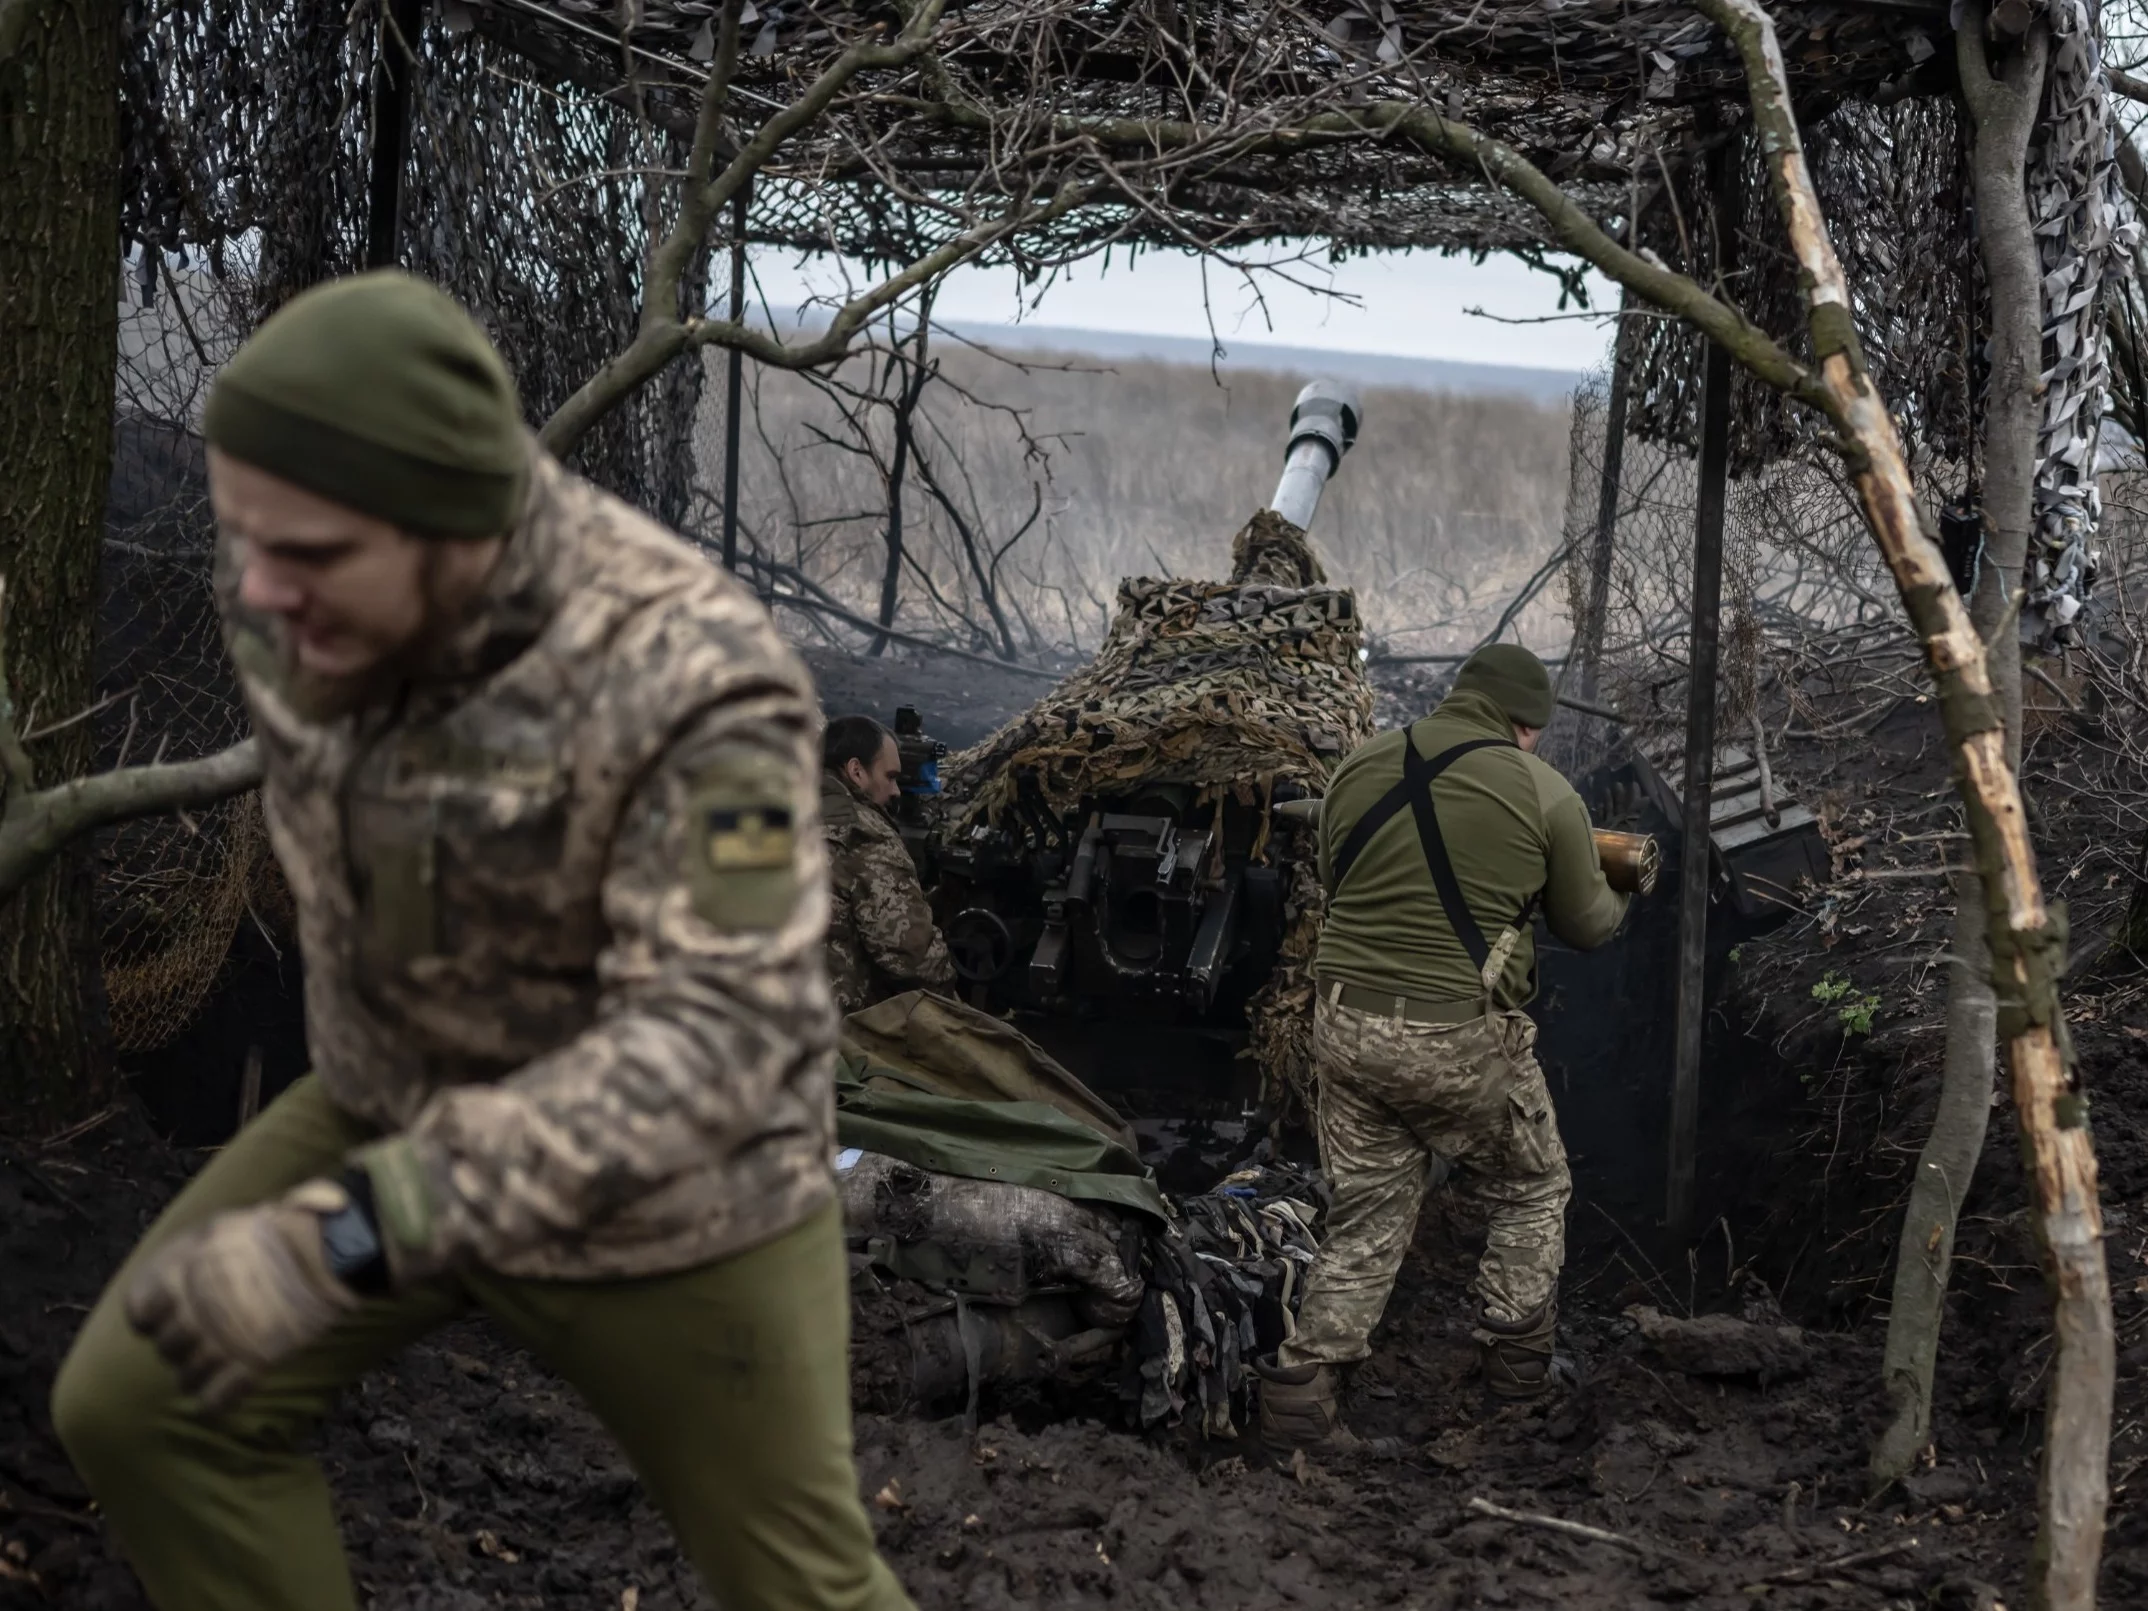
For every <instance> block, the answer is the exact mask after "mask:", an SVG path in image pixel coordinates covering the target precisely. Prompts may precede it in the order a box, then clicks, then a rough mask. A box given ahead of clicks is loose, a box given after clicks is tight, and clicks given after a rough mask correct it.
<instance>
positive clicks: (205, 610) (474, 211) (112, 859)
mask: <svg viewBox="0 0 2148 1611" xmlns="http://www.w3.org/2000/svg"><path fill="white" fill-rule="evenodd" d="M130 25H131V27H130V35H129V48H128V51H127V53H126V65H125V73H126V84H125V96H124V104H125V106H126V127H125V151H126V170H125V174H124V183H123V190H122V196H123V204H122V228H123V234H124V239H125V242H126V246H127V254H128V255H127V258H126V261H125V264H124V266H123V270H122V273H121V275H120V276H119V278H120V282H121V284H120V287H119V294H120V296H121V300H122V309H121V319H120V339H119V353H118V379H117V385H116V388H115V396H114V407H115V411H116V416H117V420H116V425H117V429H116V433H115V446H114V460H113V480H112V495H111V504H110V509H109V516H108V521H107V537H106V543H105V553H104V583H103V594H104V596H103V602H102V606H101V618H100V648H99V660H98V687H99V693H100V699H101V700H102V701H104V702H105V703H103V704H102V705H101V707H100V708H99V709H98V710H97V711H96V713H95V715H94V718H93V719H94V720H95V722H96V724H97V731H98V740H99V751H100V764H101V765H106V766H114V765H120V764H134V763H139V762H144V761H148V760H151V759H152V758H154V757H157V756H159V755H161V756H162V757H163V758H164V759H167V760H184V759H188V758H190V757H193V756H198V755H204V754H208V753H211V752H213V751H215V750H218V749H221V748H223V747H225V746H226V745H229V744H231V743H233V742H236V741H237V740H239V739H240V738H243V737H244V736H245V732H246V719H245V714H244V712H243V710H242V709H241V708H240V706H239V703H238V699H237V691H236V687H235V685H234V684H233V682H232V680H231V677H230V673H229V669H228V667H227V665H226V662H225V658H224V652H223V647H222V643H221V639H220V635H219V632H218V629H217V622H216V612H215V606H214V601H213V598H212V596H211V589H210V566H211V558H212V552H213V539H214V528H213V522H212V520H211V517H210V512H209V508H208V497H207V481H206V472H205V464H204V458H203V449H202V444H201V440H200V436H199V434H198V426H199V420H200V411H201V405H202V401H203V399H204V397H205V395H206V393H207V390H208V385H209V381H210V380H211V378H212V377H213V376H214V374H215V372H216V370H217V368H218V367H219V366H220V365H221V364H222V363H223V362H224V361H225V360H226V359H227V358H229V357H230V355H231V354H232V353H233V352H234V351H235V350H236V349H237V347H238V346H239V344H240V343H241V342H242V341H243V340H244V339H245V338H246V336H247V334H248V333H249V332H251V331H252V330H253V328H254V327H255V326H256V325H257V324H258V323H259V322H260V320H261V319H262V318H263V317H265V316H266V315H268V314H269V313H271V312H273V311H274V310H275V309H276V308H277V307H279V306H281V305H282V304H283V303H284V302H285V301H287V300H289V298H290V297H291V296H293V295H295V294H296V293H297V292H298V291H300V290H302V289H304V288H305V287H306V286H308V285H311V284H315V283H318V282H319V281H322V280H325V279H329V278H332V277H334V276H336V275H339V274H343V273H348V272H351V271H353V270H355V269H357V268H359V267H360V266H362V264H363V262H364V259H365V241H364V220H365V217H366V175H367V171H368V164H369V161H370V155H371V153H370V149H369V137H368V130H369V127H370V118H369V115H368V114H369V109H370V85H371V75H372V73H373V71H374V68H375V52H376V49H377V46H378V31H377V29H376V13H375V12H374V11H373V9H372V8H371V7H368V6H358V7H351V8H346V7H345V6H344V5H343V4H340V3H333V4H331V3H328V0H294V3H293V4H291V5H287V6H283V7H270V8H262V7H257V6H249V5H245V4H242V3H239V0H173V3H170V4H158V5H151V4H149V3H147V0H141V3H139V4H136V5H135V6H134V7H133V8H132V10H131V14H130ZM417 46H418V56H419V68H418V75H417V84H416V92H415V95H414V97H413V109H412V118H411V139H410V156H409V162H408V164H407V167H406V171H405V176H404V185H403V194H402V241H403V249H402V252H401V260H402V262H403V263H404V265H405V266H407V267H409V268H410V269H412V270H413V271H415V272H417V273H420V274H423V275H425V276H426V277H428V278H430V279H432V280H434V281H436V282H437V283H439V284H441V285H443V286H444V287H446V288H447V289H448V290H449V291H450V292H452V293H453V294H455V295H456V296H457V297H458V298H460V299H461V300H462V301H463V302H464V304H465V305H467V306H468V307H469V308H470V309H471V310H472V312H473V313H475V314H476V316H477V317H478V319H479V320H480V321H481V322H482V323H483V324H484V325H485V326H486V328H487V329H488V330H489V331H490V332H491V333H492V335H493V338H494V339H495V341H497V342H498V344H499V345H500V348H501V350H502V352H503V354H504V355H505V357H506V359H507V362H508V364H509V366H510V368H512V369H513V371H514V373H515V375H516V378H517V381H518V384H519V385H520V388H521V391H522V397H523V406H524V409H525V411H526V413H527V414H528V416H529V418H530V419H531V421H532V422H533V423H535V422H539V421H542V420H543V419H544V418H545V416H546V415H547V414H548V413H550V412H551V410H552V409H554V408H556V407H557V406H558V405H559V404H560V403H561V402H562V401H564V400H565V399H566V398H567V397H568V396H569V395H570V394H571V393H572V392H573V390H574V389H575V387H577V386H578V385H580V384H581V383H582V382H583V381H584V380H586V379H587V378H588V377H589V376H590V375H591V374H592V373H594V372H595V371H596V369H597V368H598V367H599V366H600V365H601V364H602V363H603V362H604V361H605V360H606V359H607V358H609V357H611V356H612V355H613V354H614V353H616V352H617V351H618V350H619V349H620V348H622V347H623V346H625V345H626V343H627V342H628V341H629V340H631V339H632V336H633V331H634V324H635V317H636V314H637V312H638V309H639V306H640V298H641V272H642V264H643V261H644V259H645V256H646V253H647V249H648V245H649V242H650V240H651V238H652V235H654V234H656V233H659V232H661V231H662V230H663V229H664V228H666V227H667V225H668V223H669V221H670V218H669V213H668V210H667V209H668V207H669V206H670V204H671V203H670V199H669V198H670V197H671V195H672V193H673V192H674V191H675V189H676V187H675V185H672V184H671V183H670V182H669V178H668V175H669V174H670V172H672V171H673V170H675V169H676V168H677V167H678V166H679V163H680V160H681V152H680V151H679V150H678V149H677V141H676V138H675V137H674V136H671V135H668V134H665V133H663V132H661V130H659V129H657V128H655V127H654V125H652V124H651V123H650V122H648V121H646V120H644V119H641V118H638V117H637V116H636V115H635V112H634V109H633V108H632V107H631V106H625V105H620V104H616V103H615V102H613V101H609V100H605V99H601V98H598V97H595V96H592V95H591V94H589V93H588V92H586V91H584V90H580V89H577V88H574V87H572V86H570V85H567V84H565V83H564V82H554V81H549V80H547V79H545V78H544V77H543V76H542V75H541V74H539V73H538V72H537V71H536V70H535V69H533V68H532V67H531V66H530V64H529V63H528V62H527V61H525V60H524V59H523V58H521V57H519V56H516V55H513V54H511V53H510V52H509V51H507V50H506V49H505V48H504V47H502V46H500V45H498V44H496V43H494V42H493V41H491V40H489V39H485V38H483V37H481V36H478V35H476V34H473V33H469V32H463V33H459V34H458V33H455V32H452V31H451V30H449V29H448V28H447V27H446V26H445V25H444V24H442V23H439V22H433V23H429V24H428V26H427V28H426V30H425V31H424V33H423V34H422V35H421V37H420V39H419V40H418V42H417ZM727 262H728V257H727V255H726V254H725V253H723V252H722V251H721V250H718V251H717V252H716V253H715V274H714V277H713V282H712V277H711V275H710V273H709V272H708V270H707V267H706V266H705V265H703V266H697V267H696V269H695V271H694V272H692V273H690V274H689V275H688V276H687V278H686V284H685V286H684V288H683V294H684V295H686V296H688V297H690V298H701V297H705V296H716V297H719V298H720V297H722V296H723V295H724V294H725V292H726V289H727V287H726V284H725V267H724V265H725V264H726V263H727ZM701 376H702V366H701V365H700V364H698V363H684V364H677V365H674V366H673V367H672V368H671V370H669V371H667V373H666V374H665V375H664V376H663V377H662V378H661V379H660V380H659V381H658V382H657V383H655V384H653V385H651V386H649V387H646V388H644V389H643V390H642V391H641V392H640V393H638V394H637V395H636V396H634V397H633V398H631V399H630V400H629V401H628V402H627V403H626V404H624V405H623V406H622V407H620V408H619V409H618V410H617V411H615V412H614V413H613V414H612V415H611V416H610V417H608V418H607V419H606V420H605V421H604V422H603V423H601V424H600V425H599V426H598V427H597V429H596V430H594V431H593V432H591V433H590V435H589V436H588V437H587V438H585V439H584V441H583V442H582V444H581V445H580V448H579V451H578V452H577V453H576V455H575V457H574V462H575V464H576V466H577V468H579V469H581V470H582V471H583V472H584V473H585V474H588V475H590V476H591V477H592V478H593V479H595V480H597V481H599V482H600V483H602V484H603V485H605V486H607V487H609V488H611V489H612V490H613V491H615V492H618V493H620V494H621V495H622V496H624V497H626V498H628V499H630V500H632V501H633V502H635V503H637V504H639V505H641V506H642V507H644V508H647V509H649V510H651V511H652V512H654V513H655V514H657V515H658V516H659V517H660V518H663V519H665V520H667V521H670V522H672V523H674V524H680V523H683V522H685V521H686V520H687V519H688V517H689V513H690V488H691V487H692V485H693V482H694V476H695V469H694V463H693V456H694V455H693V429H694V424H695V421H696V419H697V418H698V419H699V420H700V421H702V423H703V429H704V431H707V430H709V429H710V424H709V422H710V420H711V418H712V416H713V420H714V425H713V430H714V432H715V436H716V440H718V441H719V442H720V440H721V434H722V416H721V410H722V398H721V396H720V395H719V396H717V397H715V398H712V399H709V400H706V401H704V400H703V399H702V398H701V395H700V392H701ZM705 474H706V473H705ZM715 477H716V480H717V483H718V484H719V485H720V482H721V471H720V465H719V466H718V468H717V470H716V472H715ZM704 512H705V511H704ZM101 856H102V862H101V917H100V922H101V929H102V942H103V955H104V964H105V982H106V989H107V994H108V996H109V999H110V1012H111V1025H112V1034H113V1039H114V1042H115V1044H116V1045H117V1046H118V1047H119V1048H120V1049H121V1050H122V1051H127V1052H141V1051H147V1050H151V1049H153V1048H155V1047H156V1046H158V1045H160V1044H162V1043H163V1042H165V1041H167V1040H169V1039H170V1038H171V1037H172V1036H173V1035H175V1034H176V1033H177V1032H178V1031H179V1030H180V1029H182V1028H183V1027H184V1026H185V1024H186V1022H187V1020H188V1019H189V1017H190V1016H191V1015H192V1014H193V1012H194V1011H195V1009H196V1008H197V1007H198V1006H199V1005H200V1003H201V1001H202V1000H203V998H204V997H205V996H206V995H207V994H208V992H209V991H210V990H211V988H212V987H213V986H214V985H215V983H216V980H217V977H218V974H219V972H220V970H221V969H222V968H223V967H224V965H225V961H226V958H227V956H228V955H229V953H230V950H231V943H232V938H233V935H234V932H235V931H236V930H237V928H238V926H239V924H240V923H242V922H247V921H257V922H259V923H260V924H261V925H262V927H263V929H264V931H265V932H267V933H268V934H269V935H270V936H271V940H272V943H274V944H277V945H279V946H281V945H284V944H287V943H288V939H289V927H290V919H289V911H288V896H287V894H286V893H285V892H284V891H283V888H282V881H281V877H280V875H279V874H278V872H277V871H276V868H275V863H274V858H273V857H272V856H270V855H269V854H268V848H267V843H266V836H265V833H264V830H263V828H262V821H261V813H260V807H259V803H258V800H257V799H256V798H255V797H254V796H253V795H250V794H249V795H247V796H244V797H242V798H240V799H238V800H234V801H230V802H226V803H225V804H223V805H219V806H215V807H211V808H208V809H205V810H200V811H194V812H190V813H186V814H184V815H178V816H168V817H152V818H147V819H143V820H141V821H137V822H133V823H129V824H127V825H126V826H124V827H122V828H120V829H117V830H115V831H113V832H111V833H109V834H107V835H106V836H105V837H104V840H103V842H102V846H101Z"/></svg>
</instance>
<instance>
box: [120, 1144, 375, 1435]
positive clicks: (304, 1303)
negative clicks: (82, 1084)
mask: <svg viewBox="0 0 2148 1611" xmlns="http://www.w3.org/2000/svg"><path fill="white" fill-rule="evenodd" d="M356 1215H359V1211H358V1209H357V1206H356V1205H355V1203H354V1202H353V1199H352V1197H351V1194H350V1192H349V1191H348V1190H347V1189H345V1188H344V1187H343V1186H341V1185H338V1184H337V1183H336V1182H334V1181H331V1180H309V1181H307V1182H306V1183H305V1184H304V1185H302V1186H300V1187H298V1188H297V1189H296V1190H294V1191H292V1192H290V1193H288V1194H287V1195H285V1196H283V1197H281V1198H279V1199H277V1200H276V1201H275V1202H271V1203H261V1204H258V1205H256V1206H255V1207H252V1208H242V1209H237V1210H234V1211H232V1212H229V1213H224V1214H219V1215H217V1216H216V1217H215V1218H214V1219H212V1220H210V1221H209V1222H208V1223H207V1224H205V1225H200V1226H197V1227H195V1228H194V1229H192V1230H190V1231H186V1232H184V1233H182V1234H181V1235H179V1236H176V1237H174V1238H173V1239H172V1240H171V1241H170V1242H169V1243H167V1244H166V1245H165V1246H164V1247H162V1248H160V1249H158V1251H157V1252H156V1253H155V1254H154V1255H152V1256H151V1258H150V1260H149V1262H148V1263H147V1264H146V1265H144V1266H143V1268H142V1270H141V1272H140V1273H139V1274H138V1275H136V1276H135V1278H134V1281H133V1283H132V1284H131V1285H130V1286H129V1287H128V1289H127V1323H128V1324H129V1325H131V1326H133V1327H134V1329H135V1330H136V1331H139V1332H141V1333H142V1334H143V1335H144V1336H146V1337H147V1338H149V1340H150V1341H151V1342H153V1343H155V1344H156V1347H157V1352H158V1353H160V1354H162V1355H163V1356H164V1360H165V1363H167V1364H168V1365H170V1366H171V1367H172V1369H173V1370H174V1371H176V1372H177V1373H178V1376H179V1382H180V1385H181V1386H183V1387H184V1388H185V1389H186V1390H187V1391H188V1392H190V1393H193V1394H195V1395H196V1396H197V1397H199V1398H200V1400H201V1402H202V1405H203V1406H204V1408H206V1409H208V1410H209V1411H210V1412H211V1413H221V1412H222V1411H225V1410H228V1409H230V1408H231V1407H232V1406H234V1405H235V1404H237V1403H238V1402H239V1400H241V1399H242V1398H244V1397H245V1396H246V1395H247V1394H248V1393H249V1392H251V1391H252V1390H253V1388H254V1386H255V1384H256V1383H257V1382H259V1381H260V1379H261V1376H262V1374H263V1373H264V1372H266V1371H268V1370H270V1369H271V1368H273V1367H274V1366H276V1365H277V1364H279V1363H281V1362H282V1361H283V1360H286V1359H288V1358H290V1357H291V1355H293V1354H295V1353H297V1352H298V1351H299V1350H300V1349H302V1348H304V1347H306V1346H307V1345H308V1344H309V1343H313V1342H316V1341H318V1340H319V1339H320V1338H321V1337H322V1336H323V1335H325V1334H326V1333H327V1332H328V1330H329V1329H330V1328H331V1327H332V1326H334V1325H335V1323H336V1322H337V1321H338V1320H340V1319H341V1318H343V1316H345V1315H347V1314H349V1313H350V1312H351V1311H352V1310H353V1309H355V1308H357V1307H358V1304H359V1301H360V1300H359V1294H358V1293H357V1292H356V1291H354V1290H353V1289H352V1287H351V1286H350V1284H349V1283H348V1282H346V1281H345V1280H344V1279H343V1277H342V1276H339V1275H338V1274H337V1273H336V1271H335V1270H334V1269H332V1268H331V1267H330V1257H331V1253H330V1248H329V1245H328V1241H327V1238H326V1237H325V1236H324V1234H323V1227H324V1225H329V1224H333V1225H334V1226H335V1227H336V1229H337V1230H338V1231H339V1232H344V1231H347V1230H348V1229H349V1228H350V1227H349V1221H350V1220H351V1219H352V1218H353V1216H356ZM359 1217H363V1216H359ZM362 1235H363V1232H362V1230H361V1232H360V1236H361V1239H362ZM376 1251H377V1243H376ZM338 1262H339V1263H340V1262H342V1260H340V1259H339V1260H338Z"/></svg>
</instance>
